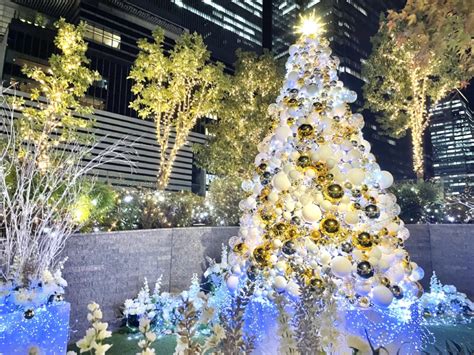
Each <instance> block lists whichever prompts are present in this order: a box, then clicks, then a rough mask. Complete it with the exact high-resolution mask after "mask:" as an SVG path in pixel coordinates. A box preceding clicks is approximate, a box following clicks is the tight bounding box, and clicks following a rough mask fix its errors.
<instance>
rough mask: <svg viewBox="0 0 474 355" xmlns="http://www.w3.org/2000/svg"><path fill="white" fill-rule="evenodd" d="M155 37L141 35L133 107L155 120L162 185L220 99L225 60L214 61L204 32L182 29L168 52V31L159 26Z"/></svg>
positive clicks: (135, 68) (133, 69)
mask: <svg viewBox="0 0 474 355" xmlns="http://www.w3.org/2000/svg"><path fill="white" fill-rule="evenodd" d="M153 40H154V41H153V42H148V41H147V40H146V39H141V40H139V41H138V47H139V48H140V53H139V54H138V57H137V59H136V60H135V64H134V66H133V68H132V70H131V71H130V78H131V79H133V81H134V84H133V87H132V92H133V93H134V94H135V95H136V98H135V100H134V101H133V102H131V103H130V107H131V108H133V109H134V110H136V111H137V112H138V115H139V116H140V117H141V118H144V119H153V120H154V121H155V124H156V140H157V143H158V146H159V149H160V163H159V167H158V188H159V189H161V190H163V189H165V188H166V186H167V185H168V183H169V180H170V177H171V171H172V169H173V163H174V161H175V159H176V155H177V153H178V150H179V149H180V148H181V147H182V146H183V145H184V144H185V143H186V140H187V137H188V134H189V131H190V130H191V129H192V128H193V127H194V126H195V124H196V123H197V122H198V120H199V119H200V118H203V117H206V116H210V115H215V114H216V112H217V109H218V107H219V104H220V101H221V100H222V97H223V93H224V87H226V78H225V76H224V72H223V65H222V64H220V63H217V64H212V63H210V53H209V51H208V50H207V49H206V46H205V45H204V41H203V39H202V37H201V36H200V35H198V34H196V33H194V34H187V33H186V34H183V35H182V36H181V37H180V38H178V40H177V41H176V44H175V46H174V48H173V49H171V50H170V52H169V53H165V50H164V48H163V40H164V32H163V30H162V29H160V28H157V29H156V30H155V31H154V32H153Z"/></svg>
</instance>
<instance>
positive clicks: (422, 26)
mask: <svg viewBox="0 0 474 355" xmlns="http://www.w3.org/2000/svg"><path fill="white" fill-rule="evenodd" d="M473 35H474V17H473V16H472V6H471V4H470V3H469V2H465V1H462V0H436V1H434V2H426V1H416V0H409V1H408V2H407V4H406V5H405V7H404V9H403V10H401V11H399V12H396V11H389V13H388V16H387V18H382V20H381V24H380V29H379V32H378V33H377V35H376V36H375V37H374V38H373V39H372V43H373V52H372V54H371V56H370V57H369V58H368V60H367V61H366V62H365V64H364V66H363V74H362V75H363V77H364V78H365V79H366V84H365V85H364V96H365V98H366V107H367V108H369V109H371V110H373V111H375V112H377V113H378V114H380V116H379V122H380V123H381V125H382V128H383V129H384V130H385V132H386V133H387V134H389V135H391V136H393V137H395V138H398V137H402V136H404V135H405V134H406V133H407V132H408V131H410V134H411V140H412V147H413V170H414V172H415V173H416V175H417V176H418V177H423V175H424V151H423V134H424V131H425V129H426V128H427V127H428V125H429V120H430V114H429V108H430V107H433V106H434V105H436V103H437V102H438V101H439V100H441V99H442V98H444V97H445V96H446V95H447V94H448V93H449V92H451V91H452V90H454V89H456V88H462V87H464V86H466V85H467V84H468V82H469V80H470V79H471V78H472V76H473V73H474V61H473V58H472V50H473V41H472V37H473Z"/></svg>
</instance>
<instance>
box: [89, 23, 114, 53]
mask: <svg viewBox="0 0 474 355" xmlns="http://www.w3.org/2000/svg"><path fill="white" fill-rule="evenodd" d="M84 37H85V38H86V39H88V40H91V41H94V42H97V43H102V44H104V45H106V46H109V47H112V48H120V40H121V38H120V35H119V34H117V33H114V32H110V31H107V30H105V29H103V28H101V27H98V26H95V25H91V24H90V23H86V27H85V31H84Z"/></svg>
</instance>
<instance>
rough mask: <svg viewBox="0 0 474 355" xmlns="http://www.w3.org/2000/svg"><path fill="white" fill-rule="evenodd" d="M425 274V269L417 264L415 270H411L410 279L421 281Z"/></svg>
mask: <svg viewBox="0 0 474 355" xmlns="http://www.w3.org/2000/svg"><path fill="white" fill-rule="evenodd" d="M424 276H425V271H424V270H423V269H422V268H421V267H419V266H417V267H416V268H415V269H413V271H412V272H411V275H410V280H412V281H420V280H421V279H422V278H423V277H424Z"/></svg>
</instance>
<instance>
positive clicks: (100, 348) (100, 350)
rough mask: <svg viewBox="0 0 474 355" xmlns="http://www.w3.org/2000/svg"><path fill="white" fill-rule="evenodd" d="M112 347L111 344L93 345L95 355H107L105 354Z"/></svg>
mask: <svg viewBox="0 0 474 355" xmlns="http://www.w3.org/2000/svg"><path fill="white" fill-rule="evenodd" d="M111 347H112V345H110V344H97V343H94V344H93V348H94V350H95V355H105V352H106V351H107V350H109V349H110V348H111Z"/></svg>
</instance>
